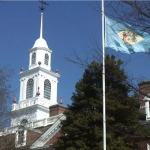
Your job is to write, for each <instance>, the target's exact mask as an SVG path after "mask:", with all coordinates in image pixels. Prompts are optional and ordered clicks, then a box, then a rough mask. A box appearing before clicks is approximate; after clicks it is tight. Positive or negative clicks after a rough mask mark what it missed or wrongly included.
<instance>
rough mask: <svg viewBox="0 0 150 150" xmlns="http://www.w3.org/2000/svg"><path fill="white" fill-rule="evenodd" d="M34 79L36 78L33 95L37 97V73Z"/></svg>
mask: <svg viewBox="0 0 150 150" xmlns="http://www.w3.org/2000/svg"><path fill="white" fill-rule="evenodd" d="M33 80H34V85H33V97H35V96H36V92H37V75H35V76H34V78H33Z"/></svg>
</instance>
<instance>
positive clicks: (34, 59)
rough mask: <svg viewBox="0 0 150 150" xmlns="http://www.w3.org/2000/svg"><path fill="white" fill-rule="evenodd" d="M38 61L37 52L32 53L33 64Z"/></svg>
mask: <svg viewBox="0 0 150 150" xmlns="http://www.w3.org/2000/svg"><path fill="white" fill-rule="evenodd" d="M35 62H36V53H33V54H32V65H33V64H35Z"/></svg>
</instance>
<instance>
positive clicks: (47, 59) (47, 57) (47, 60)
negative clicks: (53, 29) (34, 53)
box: [44, 54, 49, 65]
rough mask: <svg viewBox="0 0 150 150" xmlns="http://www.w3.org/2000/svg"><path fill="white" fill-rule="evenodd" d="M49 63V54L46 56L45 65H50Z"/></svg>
mask: <svg viewBox="0 0 150 150" xmlns="http://www.w3.org/2000/svg"><path fill="white" fill-rule="evenodd" d="M48 62H49V56H48V54H45V61H44V64H45V65H48Z"/></svg>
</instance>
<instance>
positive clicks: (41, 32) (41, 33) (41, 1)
mask: <svg viewBox="0 0 150 150" xmlns="http://www.w3.org/2000/svg"><path fill="white" fill-rule="evenodd" d="M39 2H40V3H41V4H42V6H41V7H39V8H40V11H41V29H40V38H43V12H44V11H45V7H44V5H49V4H47V3H46V2H44V1H43V0H40V1H39Z"/></svg>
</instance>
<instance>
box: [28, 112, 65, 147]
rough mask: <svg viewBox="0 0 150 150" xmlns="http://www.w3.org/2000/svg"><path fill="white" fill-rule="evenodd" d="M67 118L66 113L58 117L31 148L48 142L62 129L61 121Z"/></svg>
mask: <svg viewBox="0 0 150 150" xmlns="http://www.w3.org/2000/svg"><path fill="white" fill-rule="evenodd" d="M65 119H66V116H65V115H62V116H61V117H60V118H58V119H57V121H56V122H55V123H54V124H53V125H52V126H51V127H50V128H49V129H48V130H47V131H46V132H45V133H44V134H43V135H42V136H41V137H40V138H39V139H38V140H37V141H35V142H34V143H33V144H32V146H31V147H30V148H31V149H33V148H36V147H40V146H43V145H44V144H46V143H47V142H48V141H49V140H50V139H51V138H52V137H53V136H54V135H55V134H56V133H57V132H58V131H59V130H60V127H61V121H62V120H65Z"/></svg>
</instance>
